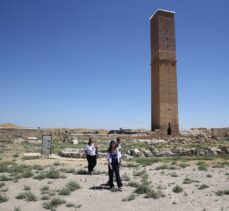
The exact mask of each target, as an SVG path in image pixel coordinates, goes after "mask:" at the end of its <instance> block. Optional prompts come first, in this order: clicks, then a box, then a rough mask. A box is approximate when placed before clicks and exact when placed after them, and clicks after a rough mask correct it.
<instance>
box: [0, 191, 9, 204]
mask: <svg viewBox="0 0 229 211" xmlns="http://www.w3.org/2000/svg"><path fill="white" fill-rule="evenodd" d="M8 200H9V198H8V197H7V196H6V195H4V194H2V193H0V203H3V202H6V201H8Z"/></svg>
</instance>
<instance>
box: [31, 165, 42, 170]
mask: <svg viewBox="0 0 229 211" xmlns="http://www.w3.org/2000/svg"><path fill="white" fill-rule="evenodd" d="M32 168H33V169H34V170H38V171H42V170H43V169H44V168H43V167H42V166H40V165H37V164H35V165H33V166H32Z"/></svg>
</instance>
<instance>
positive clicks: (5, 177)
mask: <svg viewBox="0 0 229 211" xmlns="http://www.w3.org/2000/svg"><path fill="white" fill-rule="evenodd" d="M9 180H11V178H10V177H8V176H6V175H4V174H3V175H0V181H9Z"/></svg>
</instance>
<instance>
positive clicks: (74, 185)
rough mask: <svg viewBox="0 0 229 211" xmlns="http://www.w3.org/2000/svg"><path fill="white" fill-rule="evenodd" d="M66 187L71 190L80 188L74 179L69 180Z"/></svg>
mask: <svg viewBox="0 0 229 211" xmlns="http://www.w3.org/2000/svg"><path fill="white" fill-rule="evenodd" d="M67 187H68V188H69V189H70V190H71V191H75V190H76V189H80V185H79V184H78V183H77V182H75V181H70V182H68V183H67Z"/></svg>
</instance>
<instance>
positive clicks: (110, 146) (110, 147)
mask: <svg viewBox="0 0 229 211" xmlns="http://www.w3.org/2000/svg"><path fill="white" fill-rule="evenodd" d="M112 144H114V142H113V141H111V142H110V144H109V147H108V149H107V152H112ZM116 147H117V144H115V149H116Z"/></svg>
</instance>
